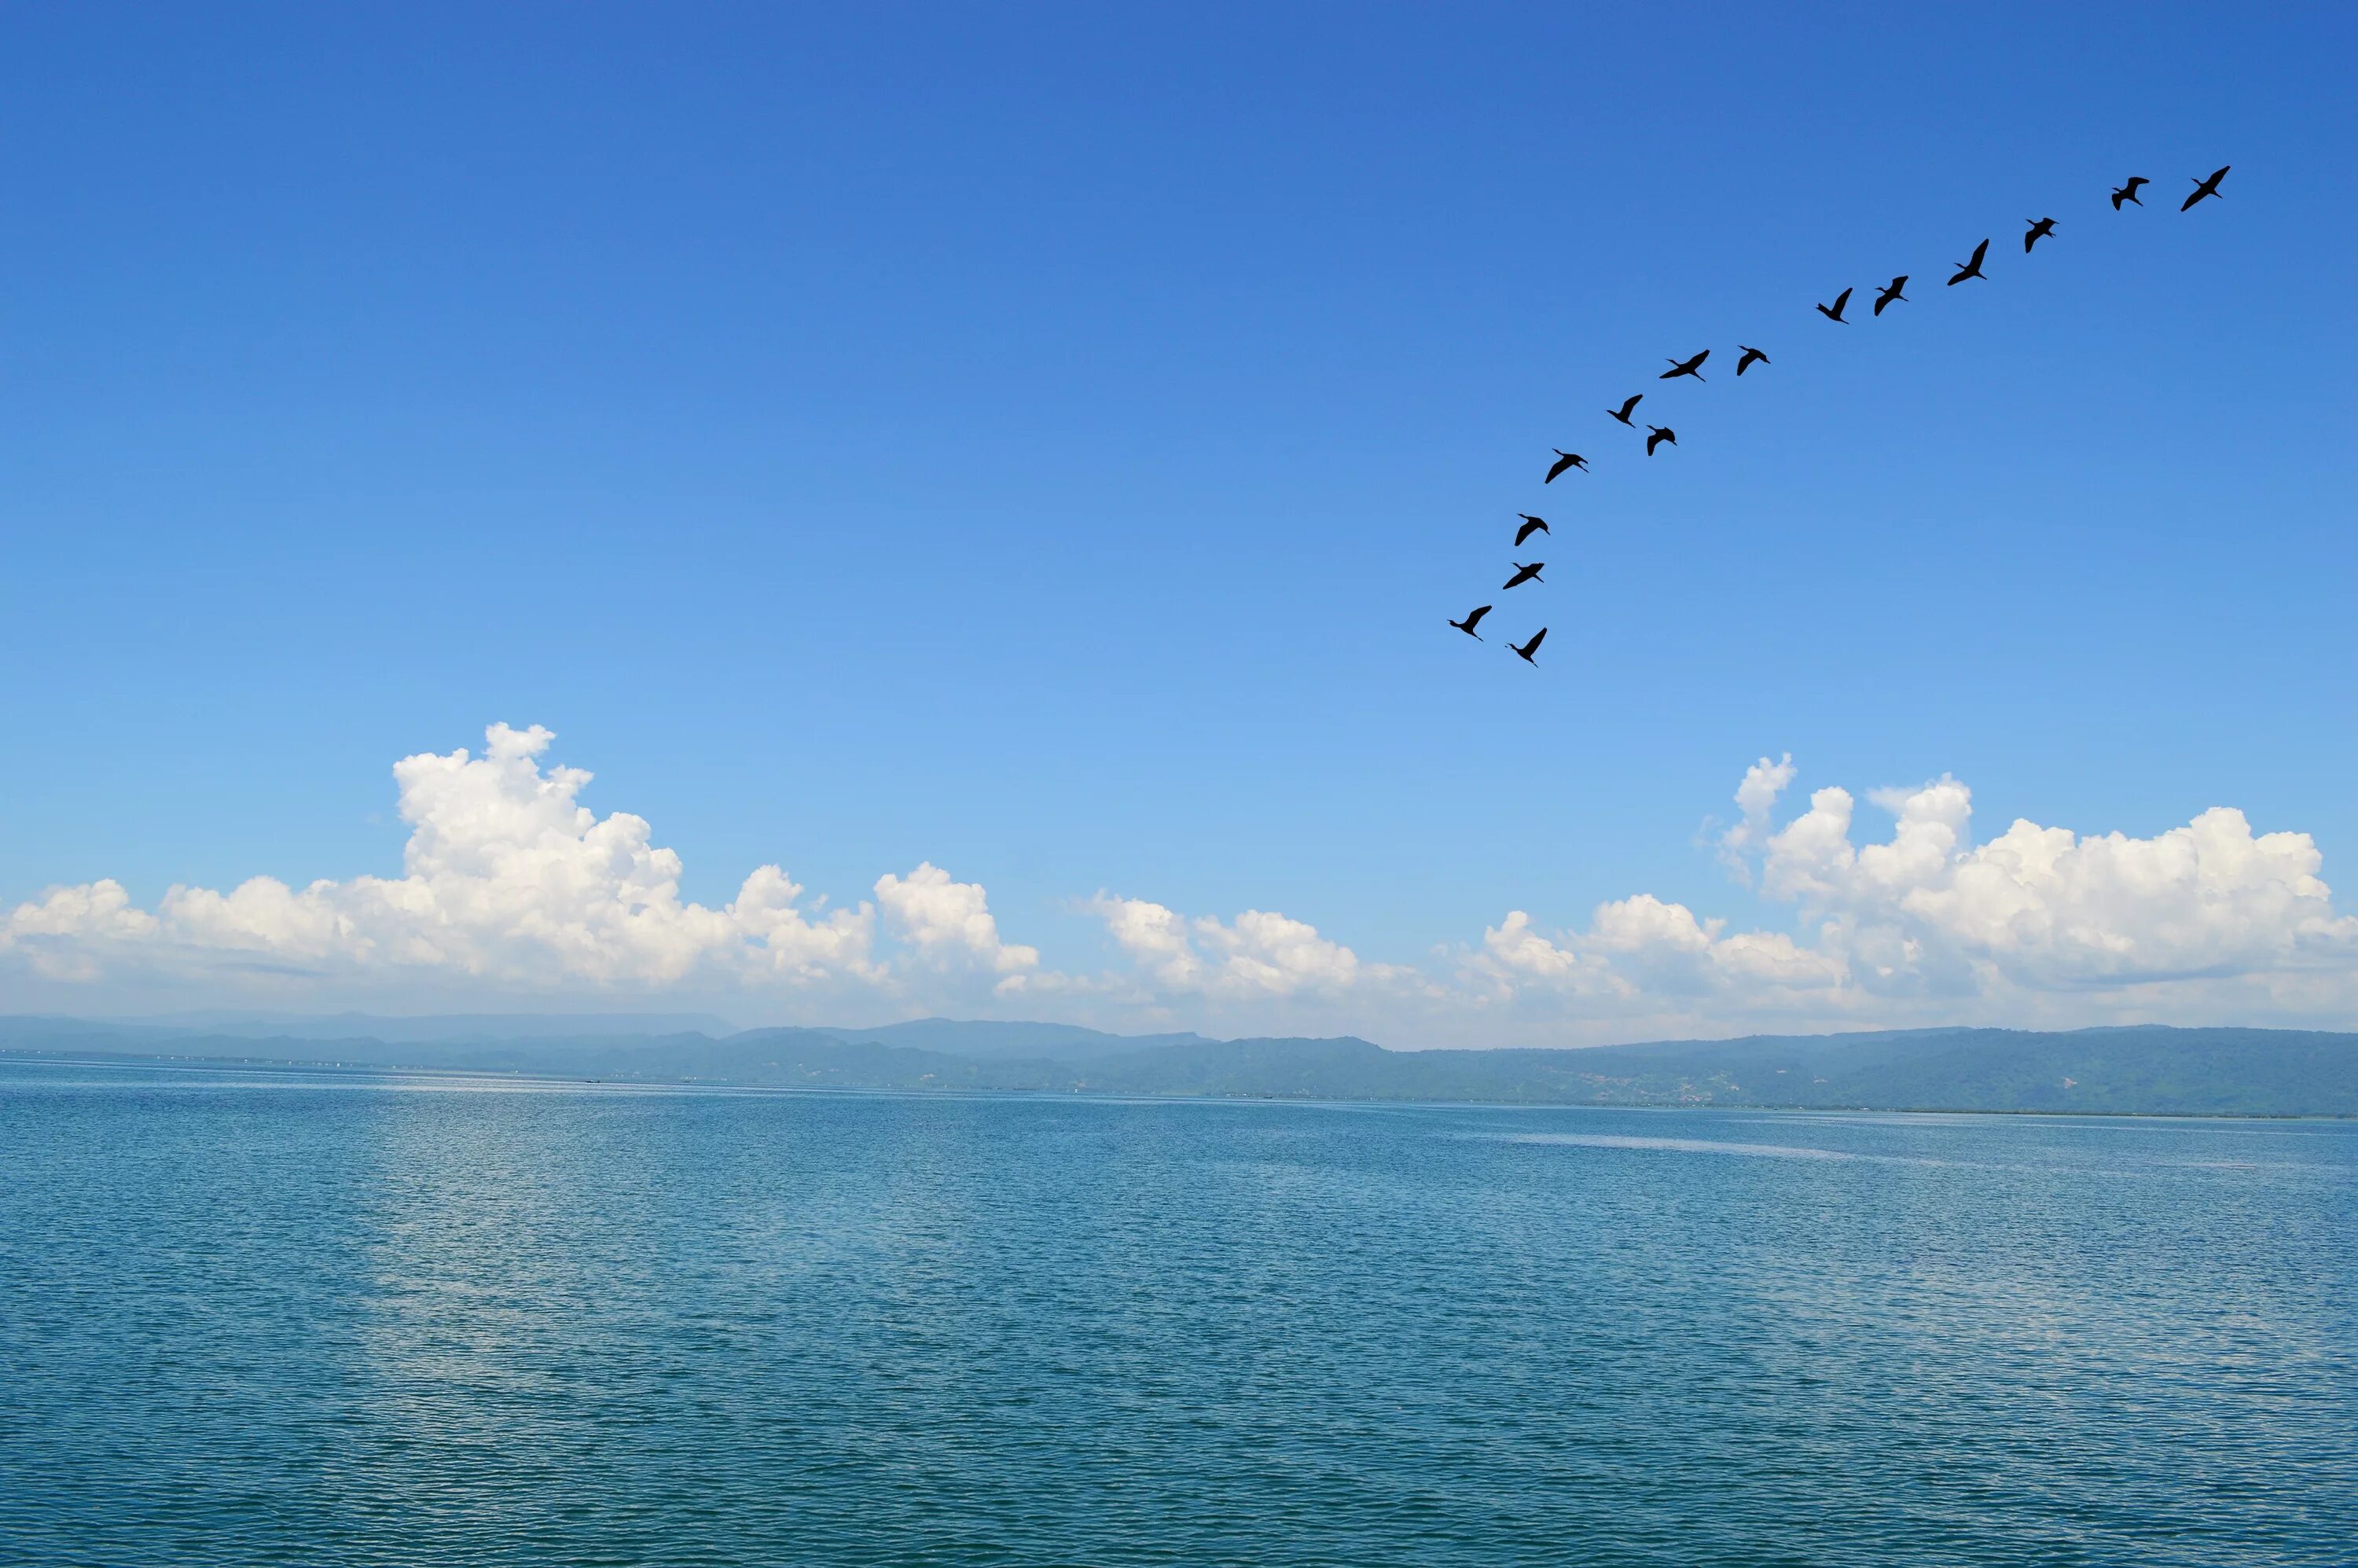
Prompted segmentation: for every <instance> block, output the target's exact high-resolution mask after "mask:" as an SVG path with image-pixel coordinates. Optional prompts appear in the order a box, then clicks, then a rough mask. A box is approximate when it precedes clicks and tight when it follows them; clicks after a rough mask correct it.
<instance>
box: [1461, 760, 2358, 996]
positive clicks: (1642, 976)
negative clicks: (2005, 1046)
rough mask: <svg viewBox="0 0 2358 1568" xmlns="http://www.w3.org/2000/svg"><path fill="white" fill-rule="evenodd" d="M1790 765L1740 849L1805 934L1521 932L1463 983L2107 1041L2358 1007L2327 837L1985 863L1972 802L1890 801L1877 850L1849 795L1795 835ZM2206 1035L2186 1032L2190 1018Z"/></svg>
mask: <svg viewBox="0 0 2358 1568" xmlns="http://www.w3.org/2000/svg"><path fill="white" fill-rule="evenodd" d="M1795 776H1796V770H1795V769H1794V768H1793V767H1792V765H1791V760H1790V757H1788V758H1786V759H1785V760H1783V761H1781V762H1775V763H1772V762H1769V761H1768V759H1766V758H1763V759H1761V760H1760V761H1759V762H1757V763H1755V764H1754V765H1753V767H1752V768H1751V769H1750V770H1749V771H1748V772H1747V773H1746V774H1745V777H1744V782H1743V784H1741V785H1740V786H1739V787H1738V789H1737V792H1736V801H1737V805H1738V806H1739V807H1740V808H1741V810H1742V811H1743V814H1744V815H1743V817H1742V820H1741V821H1739V822H1738V823H1737V824H1736V826H1735V827H1731V828H1730V829H1728V830H1727V832H1726V833H1725V834H1723V835H1722V836H1721V838H1720V849H1721V851H1722V853H1723V854H1724V855H1726V856H1729V857H1731V858H1732V859H1734V860H1735V861H1736V865H1737V869H1738V872H1739V876H1740V879H1741V880H1743V881H1747V882H1748V883H1757V885H1758V888H1759V889H1760V892H1761V893H1762V895H1763V896H1764V897H1765V898H1768V899H1769V900H1772V901H1776V902H1779V903H1787V904H1790V905H1791V906H1793V908H1794V910H1795V912H1796V914H1797V915H1798V917H1799V918H1798V925H1799V927H1800V934H1799V935H1796V934H1794V933H1790V932H1784V931H1776V930H1755V931H1742V932H1734V933H1730V932H1728V931H1727V930H1726V925H1725V921H1723V920H1719V919H1705V918H1701V917H1698V916H1697V915H1696V914H1694V913H1693V911H1691V910H1690V909H1688V908H1687V907H1686V906H1685V905H1683V904H1679V903H1664V902H1662V901H1660V900H1659V899H1656V898H1654V897H1652V896H1650V895H1648V894H1639V895H1637V896H1635V897H1632V898H1628V899H1623V900H1619V901H1617V902H1613V903H1605V904H1601V905H1599V906H1597V908H1596V909H1595V911H1594V912H1593V914H1591V917H1590V920H1589V924H1588V925H1587V926H1586V928H1585V929H1582V930H1578V931H1569V932H1558V933H1554V934H1552V935H1551V934H1547V933H1543V932H1541V931H1540V930H1538V929H1537V928H1535V927H1534V925H1533V924H1532V922H1531V917H1530V915H1529V914H1526V913H1524V912H1523V911H1520V910H1516V911H1511V912H1509V914H1508V915H1507V916H1506V918H1505V919H1504V920H1503V921H1502V922H1500V924H1499V925H1497V926H1494V927H1491V928H1489V929H1488V930H1487V931H1486V932H1485V934H1484V936H1483V940H1482V942H1481V944H1480V946H1478V947H1476V948H1475V949H1473V950H1472V951H1470V952H1469V953H1468V954H1467V955H1466V958H1465V960H1464V962H1463V964H1462V965H1461V973H1462V975H1463V976H1464V978H1465V979H1466V982H1467V984H1468V985H1469V987H1470V988H1471V989H1474V990H1476V991H1477V992H1479V993H1481V994H1485V995H1487V997H1488V998H1489V999H1490V1000H1493V1001H1516V1000H1528V999H1530V998H1531V997H1532V996H1534V995H1537V996H1541V997H1543V998H1549V999H1552V1000H1556V1001H1558V1002H1560V1003H1563V1004H1564V1006H1565V1011H1566V1012H1567V1014H1569V1015H1575V1016H1601V1015H1611V1014H1614V1013H1619V1014H1621V1015H1624V1016H1638V1015H1644V1016H1650V1017H1658V1016H1662V1015H1665V1014H1682V1015H1683V1016H1686V1017H1688V1018H1690V1019H1693V1020H1696V1021H1699V1022H1702V1023H1704V1024H1705V1025H1708V1026H1716V1027H1725V1026H1728V1025H1732V1024H1773V1023H1776V1022H1780V1021H1788V1022H1818V1023H1826V1022H1911V1021H1928V1020H1934V1021H1939V1022H1982V1021H2000V1022H2097V1021H2102V1020H2104V1019H2106V1018H2109V1017H2114V1016H2131V1015H2135V1016H2155V1015H2159V1016H2165V1017H2167V1016H2173V1015H2174V1014H2173V1012H2172V1011H2170V1010H2173V1009H2186V1008H2191V1009H2193V1010H2195V1011H2197V1012H2201V1013H2205V1014H2208V1015H2212V1016H2232V1017H2243V1018H2250V1017H2266V1016H2281V1015H2283V1014H2285V1013H2288V1012H2290V1013H2297V1014H2308V1015H2312V1016H2315V1015H2325V1016H2336V1017H2341V1018H2347V1017H2348V1016H2349V1015H2350V1012H2351V1010H2352V1009H2353V1006H2358V919H2353V917H2350V916H2346V915H2337V914H2335V913H2334V910H2333V906H2332V897H2331V891H2330V890H2329V889H2328V888H2327V886H2326V884H2325V882H2324V881H2322V880H2321V879H2320V876H2319V874H2318V873H2319V871H2320V869H2321V862H2322V858H2321V856H2320V854H2319V852H2318V849H2317V846H2316V844H2315V843H2314V842H2313V841H2312V840H2311V839H2310V838H2309V836H2308V835H2307V834H2304V833H2281V832H2280V833H2266V834H2255V832H2254V831H2253V829H2252V827H2251V824H2250V823H2249V822H2248V821H2247V820H2246V819H2245V818H2244V814H2243V813H2242V812H2240V811H2237V810H2234V809H2233V808H2232V807H2225V806H2220V807H2214V808H2212V809H2211V810H2208V811H2205V812H2203V813H2201V815H2200V816H2196V817H2195V818H2194V819H2193V820H2192V821H2191V822H2190V823H2188V824H2187V825H2186V826H2185V827H2174V828H2171V829H2169V831H2167V832H2164V833H2161V834H2158V835H2157V836H2155V837H2153V838H2130V837H2128V836H2126V835H2125V834H2122V833H2117V832H2115V833H2110V834H2103V835H2090V836H2087V837H2081V836H2079V835H2076V834H2074V833H2073V832H2071V830H2070V829H2068V828H2062V827H2040V826H2039V825H2037V824H2035V823H2032V822H2028V821H2023V820H2017V821H2016V822H2015V823H2013V824H2012V825H2011V826H2010V827H2007V828H2006V831H2005V832H2004V833H2002V834H2000V835H1999V836H1998V837H1996V838H1993V839H1991V840H1989V841H1988V842H1986V843H1983V844H1978V845H1977V844H1975V843H1974V842H1973V792H1972V791H1971V790H1970V789H1969V788H1967V787H1966V786H1965V785H1964V784H1962V783H1960V782H1959V781H1957V780H1956V779H1954V778H1952V777H1948V776H1946V775H1943V776H1942V777H1941V778H1938V779H1935V780H1932V781H1931V782H1930V783H1928V784H1923V785H1920V786H1919V787H1916V788H1913V789H1901V790H1878V791H1874V792H1871V793H1870V795H1869V796H1868V798H1869V800H1870V801H1871V802H1872V803H1873V804H1875V805H1876V806H1879V807H1881V808H1882V809H1884V810H1886V811H1888V812H1889V813H1890V814H1891V816H1892V827H1891V830H1890V834H1889V837H1888V838H1885V839H1883V840H1880V841H1875V840H1869V841H1867V842H1864V843H1861V842H1857V841H1856V830H1855V816H1856V802H1855V799H1854V797H1853V796H1852V795H1851V794H1850V792H1849V791H1847V790H1844V789H1842V788H1839V787H1828V788H1823V789H1820V790H1818V791H1816V792H1815V793H1814V794H1812V795H1811V796H1810V801H1809V805H1808V806H1807V808H1806V809H1804V810H1802V811H1801V812H1800V813H1798V814H1796V815H1795V816H1792V817H1791V818H1790V820H1789V821H1787V822H1786V823H1785V825H1784V826H1783V827H1774V826H1773V825H1772V816H1773V813H1774V810H1775V807H1776V806H1777V803H1778V801H1779V798H1780V797H1781V795H1783V793H1784V791H1785V790H1786V788H1787V787H1788V786H1789V785H1790V784H1791V783H1792V781H1793V779H1794V777H1795ZM2180 1015H2182V1014H2180Z"/></svg>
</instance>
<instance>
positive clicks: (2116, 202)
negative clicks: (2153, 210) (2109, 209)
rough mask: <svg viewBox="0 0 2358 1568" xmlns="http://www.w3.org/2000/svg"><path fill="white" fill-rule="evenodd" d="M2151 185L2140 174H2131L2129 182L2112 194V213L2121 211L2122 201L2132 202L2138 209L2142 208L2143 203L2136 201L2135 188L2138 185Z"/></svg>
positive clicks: (2150, 181) (2149, 181) (2148, 180)
mask: <svg viewBox="0 0 2358 1568" xmlns="http://www.w3.org/2000/svg"><path fill="white" fill-rule="evenodd" d="M2152 183H2153V181H2152V180H2150V179H2147V178H2146V177H2145V176H2143V175H2141V174H2133V175H2131V176H2129V182H2128V183H2127V184H2126V185H2124V186H2122V187H2121V188H2120V189H2117V190H2115V191H2114V192H2113V211H2115V212H2117V211H2120V210H2121V203H2122V202H2124V201H2134V202H2136V205H2138V206H2139V207H2142V206H2144V205H2145V203H2144V202H2143V201H2141V200H2138V199H2137V187H2138V186H2140V185H2151V184H2152Z"/></svg>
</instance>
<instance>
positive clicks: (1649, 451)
mask: <svg viewBox="0 0 2358 1568" xmlns="http://www.w3.org/2000/svg"><path fill="white" fill-rule="evenodd" d="M1646 428H1647V429H1649V430H1651V431H1652V432H1653V434H1652V435H1650V436H1649V437H1647V438H1646V455H1647V456H1648V457H1652V456H1653V455H1654V449H1655V448H1656V447H1659V446H1660V445H1661V444H1662V443H1663V442H1664V441H1668V442H1669V443H1670V444H1671V445H1672V446H1673V447H1675V446H1677V445H1678V444H1679V433H1678V432H1677V431H1676V430H1673V429H1671V427H1669V426H1668V425H1649V426H1647V427H1646Z"/></svg>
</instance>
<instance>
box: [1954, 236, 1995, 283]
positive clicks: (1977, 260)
mask: <svg viewBox="0 0 2358 1568" xmlns="http://www.w3.org/2000/svg"><path fill="white" fill-rule="evenodd" d="M1987 254H1989V242H1988V241H1987V240H1984V241H1983V242H1982V243H1980V244H1978V245H1975V246H1974V259H1973V260H1971V261H1969V262H1959V263H1958V264H1957V276H1954V277H1952V278H1951V279H1949V287H1951V288H1954V287H1957V285H1959V284H1961V283H1963V282H1964V281H1965V279H1967V278H1969V277H1978V278H1980V279H1981V280H1982V281H1984V282H1985V283H1986V282H1988V281H1989V275H1988V274H1987V273H1985V272H1984V271H1982V257H1984V256H1985V255H1987Z"/></svg>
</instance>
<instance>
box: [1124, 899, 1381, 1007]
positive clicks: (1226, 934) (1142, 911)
mask: <svg viewBox="0 0 2358 1568" xmlns="http://www.w3.org/2000/svg"><path fill="white" fill-rule="evenodd" d="M1086 907H1087V910H1088V911H1089V913H1091V914H1095V915H1097V916H1098V918H1099V919H1101V920H1103V921H1104V922H1105V925H1106V930H1107V933H1108V934H1109V935H1111V936H1112V937H1113V939H1114V942H1115V943H1116V945H1117V946H1120V948H1121V949H1122V951H1123V952H1124V953H1125V954H1127V955H1128V956H1129V957H1130V959H1131V960H1132V962H1133V963H1135V964H1136V965H1137V966H1138V968H1139V969H1140V971H1141V973H1142V974H1143V975H1145V976H1146V977H1147V978H1148V979H1151V980H1152V983H1153V986H1154V988H1155V989H1157V990H1159V991H1162V992H1164V993H1195V994H1200V995H1204V996H1209V997H1217V998H1223V999H1228V1000H1238V999H1271V998H1286V997H1295V996H1303V995H1324V996H1329V997H1333V996H1340V995H1342V994H1344V993H1346V992H1349V991H1353V990H1357V989H1362V988H1367V987H1392V986H1397V985H1399V984H1401V982H1402V981H1404V980H1407V979H1411V978H1412V971H1410V970H1407V969H1404V968H1400V967H1398V966H1394V965H1390V964H1368V963H1363V962H1361V961H1360V958H1359V956H1358V955H1357V953H1354V952H1352V951H1351V949H1350V948H1348V947H1346V946H1343V945H1342V944H1341V943H1339V942H1334V941H1329V940H1328V939H1327V938H1325V937H1324V936H1321V935H1318V928H1317V927H1316V926H1314V925H1306V924H1304V923H1303V922H1302V921H1299V920H1294V919H1291V918H1289V917H1287V916H1285V915H1282V914H1272V913H1271V912H1269V911H1265V910H1259V909H1249V910H1246V911H1245V912H1244V913H1243V914H1239V915H1238V916H1237V917H1236V918H1235V919H1234V920H1233V921H1228V922H1225V923H1224V922H1222V921H1220V920H1218V919H1217V918H1216V917H1214V916H1211V915H1200V916H1198V917H1196V918H1195V919H1194V920H1188V919H1185V918H1184V917H1183V916H1181V915H1180V914H1176V913H1175V912H1174V911H1172V910H1169V909H1166V908H1164V907H1163V905H1161V904H1159V903H1148V902H1147V901H1146V900H1144V899H1139V898H1114V897H1112V896H1110V895H1109V894H1106V893H1103V892H1100V893H1098V895H1097V897H1095V898H1094V899H1091V900H1090V901H1089V902H1088V903H1087V906H1086Z"/></svg>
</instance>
